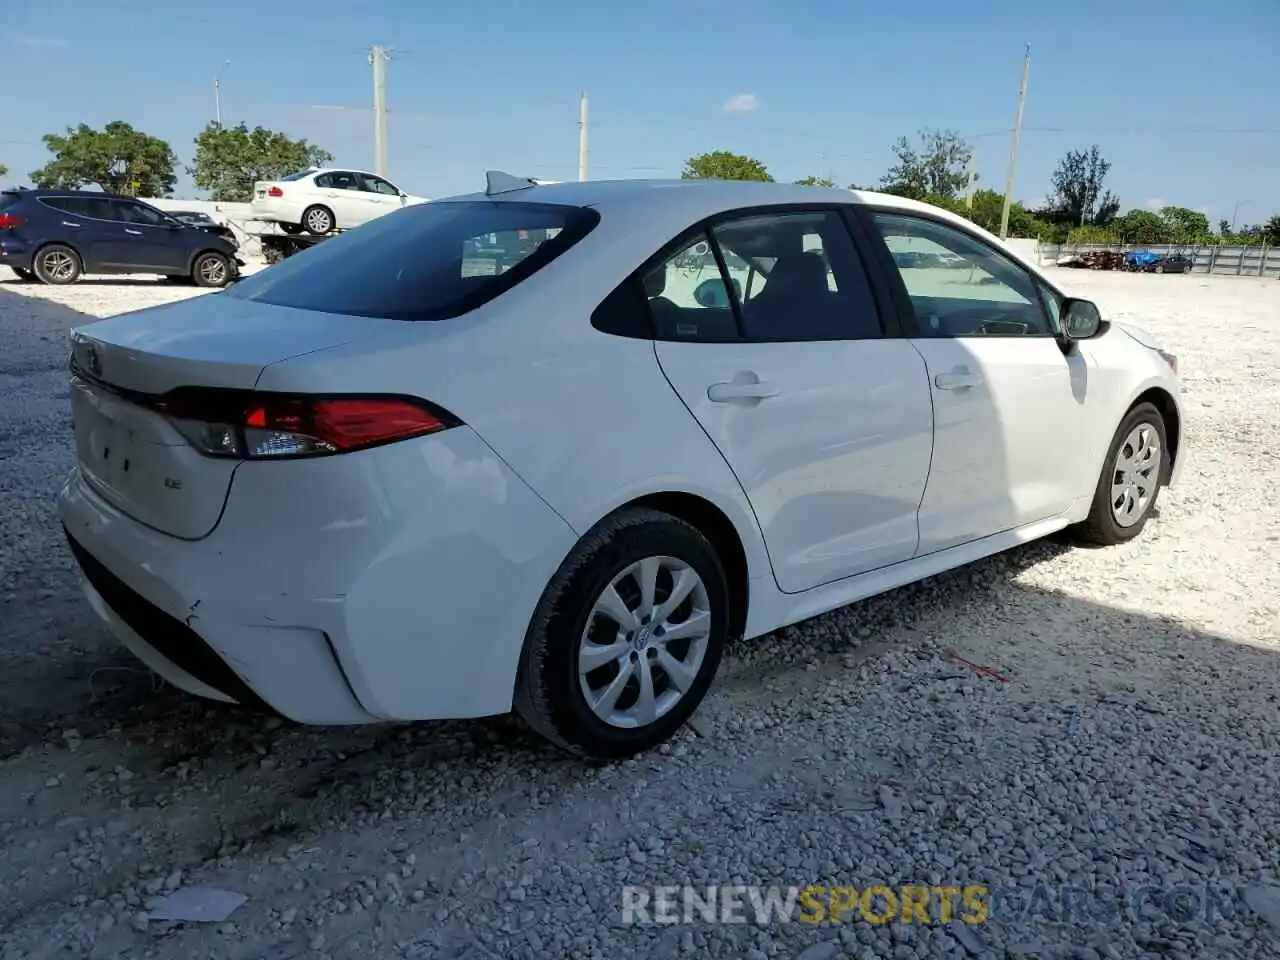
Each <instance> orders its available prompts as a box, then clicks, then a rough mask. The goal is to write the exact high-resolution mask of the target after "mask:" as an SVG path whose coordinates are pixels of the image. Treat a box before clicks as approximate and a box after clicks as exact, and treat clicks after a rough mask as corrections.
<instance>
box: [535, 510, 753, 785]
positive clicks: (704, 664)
mask: <svg viewBox="0 0 1280 960" xmlns="http://www.w3.org/2000/svg"><path fill="white" fill-rule="evenodd" d="M649 557H669V558H673V559H674V560H677V561H679V562H681V563H683V564H687V565H688V566H689V567H691V568H692V569H693V571H694V572H695V573H697V575H698V577H699V578H700V579H701V581H702V585H703V587H705V590H706V598H707V608H708V610H709V611H710V633H709V636H708V638H707V641H706V649H705V651H704V653H703V657H702V661H701V663H700V665H699V666H698V669H697V671H696V672H695V673H694V674H693V680H692V682H691V683H690V685H689V689H688V690H687V691H685V693H684V695H683V696H682V697H681V698H680V699H679V700H678V701H676V702H675V703H674V705H672V706H671V707H670V708H669V709H668V710H667V712H666V713H663V714H662V715H660V716H659V717H658V718H657V719H656V720H654V721H652V722H650V723H648V724H646V725H644V726H638V727H632V728H624V727H620V726H614V725H612V724H610V723H607V722H605V721H604V720H602V719H601V718H600V717H598V716H597V715H596V714H595V713H594V712H593V711H592V709H591V707H590V706H589V705H588V703H587V699H586V697H585V695H584V694H583V691H582V689H581V685H580V682H579V676H578V663H579V653H580V644H581V640H582V638H583V636H584V633H585V631H586V630H587V628H588V620H589V619H590V618H591V614H592V610H593V608H594V606H595V603H596V600H597V599H598V598H599V597H600V595H601V594H602V593H603V592H604V591H605V589H606V588H607V587H609V586H610V584H611V583H612V582H613V581H614V579H615V578H617V577H618V576H619V575H620V574H621V573H622V572H623V571H625V570H626V569H627V568H628V567H629V566H631V565H633V564H636V563H638V562H640V561H641V560H644V559H646V558H649ZM729 604H730V599H729V588H728V583H727V580H726V577H725V573H724V568H723V566H722V565H721V562H720V558H719V557H718V556H717V555H716V551H715V548H714V547H713V546H712V545H711V543H710V542H709V541H708V540H707V538H706V537H704V536H703V535H702V533H701V532H699V531H698V530H697V529H696V528H694V527H692V526H690V525H689V524H687V523H685V522H684V521H683V520H679V519H677V518H675V517H672V516H670V515H668V514H665V513H661V512H658V511H656V510H649V509H644V508H627V509H624V510H621V511H619V512H618V513H615V514H614V515H612V516H611V517H607V518H606V519H604V520H602V521H601V522H600V523H599V524H597V525H596V526H595V527H594V528H592V529H591V530H590V531H588V532H587V534H586V535H585V536H584V537H583V538H582V539H581V540H580V541H579V542H578V545H577V546H576V547H575V548H574V550H573V552H572V553H571V554H570V555H569V556H568V558H567V559H566V560H565V561H564V563H563V564H561V566H560V569H559V571H557V573H556V575H555V576H554V577H553V578H552V580H551V583H550V584H548V586H547V588H546V590H545V591H544V592H543V594H542V599H541V600H540V601H539V604H538V608H537V610H536V612H535V613H534V617H533V622H532V623H531V624H530V626H529V631H528V634H527V635H526V637H525V644H524V651H523V654H522V656H521V662H520V668H519V673H518V676H517V680H516V692H515V707H516V711H517V712H518V713H519V714H520V716H522V717H523V718H524V720H525V722H527V723H528V724H529V725H530V726H531V727H533V729H534V730H535V731H537V732H538V733H540V734H541V735H542V736H544V737H546V738H547V739H548V740H550V741H551V742H552V743H554V744H556V745H557V746H559V747H561V748H562V749H564V750H567V751H569V752H571V753H574V754H577V755H579V756H584V757H589V758H592V759H597V760H617V759H622V758H624V757H629V756H632V755H634V754H637V753H641V752H643V751H645V750H649V749H652V748H653V747H656V746H657V745H659V744H660V743H662V742H664V741H665V740H668V739H669V738H670V737H671V736H672V735H673V734H675V732H676V731H677V730H679V729H680V728H681V727H682V726H684V724H685V722H686V721H687V720H688V719H689V717H690V716H692V715H693V712H694V710H696V709H697V707H698V704H699V703H701V702H702V699H703V697H704V696H706V693H707V690H708V689H709V688H710V686H711V682H712V680H713V679H714V677H715V673H716V670H717V668H718V667H719V665H720V658H721V656H722V654H723V651H724V645H725V641H726V639H727V637H728V632H729V621H730V617H729V613H730V611H729ZM677 609H679V608H677ZM647 653H648V651H642V652H641V653H640V654H637V653H635V652H633V653H631V654H630V657H631V659H632V662H636V661H637V658H638V657H639V656H644V655H646V654H647ZM679 655H680V654H679V653H677V656H679ZM608 667H609V665H608V664H606V665H605V666H604V667H602V668H601V669H602V670H605V669H608ZM654 676H656V677H658V678H660V679H661V678H665V676H666V674H665V673H663V672H662V671H661V668H660V667H659V668H658V669H657V671H656V672H655V674H654ZM624 696H626V694H625V693H624Z"/></svg>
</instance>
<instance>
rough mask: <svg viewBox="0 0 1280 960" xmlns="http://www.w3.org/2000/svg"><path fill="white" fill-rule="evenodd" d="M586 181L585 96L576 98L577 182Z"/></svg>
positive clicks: (584, 94)
mask: <svg viewBox="0 0 1280 960" xmlns="http://www.w3.org/2000/svg"><path fill="white" fill-rule="evenodd" d="M586 179H587V95H586V93H583V94H581V95H580V96H579V98H578V182H579V183H583V182H585V181H586Z"/></svg>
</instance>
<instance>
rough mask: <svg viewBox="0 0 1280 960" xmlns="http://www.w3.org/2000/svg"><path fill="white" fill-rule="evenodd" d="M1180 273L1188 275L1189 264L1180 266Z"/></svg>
mask: <svg viewBox="0 0 1280 960" xmlns="http://www.w3.org/2000/svg"><path fill="white" fill-rule="evenodd" d="M1182 272H1183V273H1184V274H1188V273H1190V272H1191V264H1189V263H1184V264H1183V265H1182Z"/></svg>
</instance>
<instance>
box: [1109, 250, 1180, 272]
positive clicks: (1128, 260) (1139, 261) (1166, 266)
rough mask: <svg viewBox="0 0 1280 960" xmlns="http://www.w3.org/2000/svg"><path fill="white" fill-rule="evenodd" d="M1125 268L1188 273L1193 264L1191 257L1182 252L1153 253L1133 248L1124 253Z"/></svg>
mask: <svg viewBox="0 0 1280 960" xmlns="http://www.w3.org/2000/svg"><path fill="white" fill-rule="evenodd" d="M1124 266H1125V269H1126V270H1133V271H1138V272H1140V273H1190V272H1191V269H1192V267H1194V266H1195V263H1194V261H1193V260H1192V258H1191V257H1188V256H1187V255H1186V254H1183V253H1168V254H1164V253H1153V252H1151V251H1150V250H1135V251H1132V252H1130V253H1126V254H1125V255H1124Z"/></svg>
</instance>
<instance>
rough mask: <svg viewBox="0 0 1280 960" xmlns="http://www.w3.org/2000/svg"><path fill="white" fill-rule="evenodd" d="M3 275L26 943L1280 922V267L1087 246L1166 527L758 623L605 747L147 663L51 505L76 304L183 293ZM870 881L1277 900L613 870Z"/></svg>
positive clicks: (1066, 948)
mask: <svg viewBox="0 0 1280 960" xmlns="http://www.w3.org/2000/svg"><path fill="white" fill-rule="evenodd" d="M1060 275H1061V272H1056V273H1055V276H1060ZM3 279H4V281H5V282H2V283H0V784H2V785H3V786H2V787H0V957H4V958H5V960H9V958H15V960H16V958H19V957H22V958H46V957H47V958H53V957H95V958H99V957H100V958H106V957H126V956H127V957H139V956H155V957H173V958H183V960H188V958H197V957H219V958H244V960H261V958H275V960H282V958H286V957H324V956H328V957H334V958H339V957H340V958H347V957H350V958H356V957H367V956H378V957H382V956H388V957H389V956H396V957H531V958H533V957H537V958H542V957H558V956H565V957H570V956H571V957H584V958H586V957H601V958H606V957H607V958H610V960H612V958H617V957H650V956H652V957H670V956H681V957H685V956H688V957H721V956H723V957H753V958H754V957H757V956H759V957H770V956H775V957H793V956H797V955H800V954H801V953H802V952H804V953H803V955H804V956H805V957H807V958H808V957H813V958H817V957H828V958H831V957H841V956H847V957H864V956H871V957H879V956H884V957H919V958H925V957H935V956H940V957H950V956H956V957H959V956H983V957H986V956H989V957H1005V956H1022V955H1035V956H1062V957H1075V956H1079V957H1101V956H1111V957H1131V956H1136V957H1169V956H1175V957H1209V956H1212V957H1224V958H1225V957H1237V956H1239V957H1246V956H1248V957H1266V956H1276V955H1280V880H1278V879H1277V878H1278V876H1280V733H1278V732H1277V731H1278V730H1280V702H1278V697H1280V599H1277V598H1280V511H1277V509H1276V507H1275V501H1274V497H1275V489H1276V481H1277V478H1280V464H1278V460H1280V417H1278V416H1277V413H1278V412H1280V390H1278V386H1277V385H1278V384H1280V380H1278V379H1277V373H1276V371H1277V370H1280V281H1274V280H1271V281H1268V280H1253V279H1248V278H1228V277H1206V276H1197V275H1193V276H1190V277H1161V276H1154V275H1152V276H1147V275H1129V274H1108V273H1089V272H1072V275H1071V276H1070V277H1069V278H1068V279H1069V283H1070V284H1071V285H1072V286H1073V288H1075V289H1077V290H1078V291H1079V292H1080V293H1081V295H1085V296H1089V297H1091V298H1093V299H1095V300H1097V301H1098V302H1099V303H1100V304H1101V305H1102V306H1103V308H1104V310H1106V311H1108V312H1109V314H1110V315H1111V317H1112V318H1113V319H1122V320H1128V321H1131V322H1134V323H1137V324H1139V325H1141V326H1144V327H1146V328H1147V329H1149V330H1151V331H1152V332H1154V333H1155V334H1156V335H1157V336H1159V337H1160V338H1161V339H1162V340H1164V341H1165V343H1166V345H1167V346H1168V347H1169V348H1170V349H1172V350H1173V351H1174V352H1175V353H1177V354H1178V356H1179V358H1180V362H1181V369H1182V373H1183V377H1184V384H1185V405H1186V411H1185V412H1186V416H1187V424H1186V427H1185V437H1186V439H1185V441H1184V447H1185V449H1186V451H1187V453H1186V456H1187V458H1188V459H1187V465H1186V469H1185V472H1184V474H1183V478H1182V482H1181V485H1180V486H1179V487H1178V488H1176V489H1174V490H1171V491H1166V492H1165V494H1164V495H1162V499H1161V503H1160V510H1159V516H1158V517H1157V518H1156V519H1155V520H1154V521H1153V522H1152V524H1151V525H1150V526H1149V527H1148V530H1147V532H1146V533H1145V534H1144V535H1143V537H1142V538H1140V539H1139V541H1137V542H1135V543H1133V544H1130V545H1127V546H1124V547H1119V548H1113V549H1107V550H1085V549H1080V548H1076V547H1072V546H1070V545H1069V544H1068V543H1066V542H1063V541H1061V540H1058V539H1055V540H1054V541H1051V542H1044V543H1039V544H1033V545H1030V546H1028V547H1025V548H1022V549H1020V550H1017V551H1014V552H1013V553H1010V554H1007V555H1004V556H1001V557H997V558H993V559H992V560H989V561H985V562H982V563H979V564H975V565H972V566H970V567H966V568H963V569H961V570H959V571H954V572H952V573H950V574H947V575H944V576H942V577H938V578H935V579H933V580H931V581H928V582H926V583H923V584H919V585H916V586H913V587H909V588H905V589H903V590H899V591H895V592H893V593H891V594H888V595H885V596H882V597H878V598H875V599H873V600H870V601H868V602H865V603H862V604H858V605H855V606H853V607H850V608H846V609H844V610H841V611H838V612H836V613H834V614H831V615H828V616H825V617H822V618H818V619H817V620H814V621H810V622H809V623H806V624H802V625H799V626H797V627H793V628H790V629H788V630H785V631H782V632H780V633H779V634H775V635H773V636H771V637H768V638H764V639H762V640H759V641H756V642H753V643H751V644H746V645H743V647H742V648H741V649H739V650H736V651H734V653H733V654H732V655H731V656H730V657H729V658H727V660H726V662H725V665H724V667H723V668H722V678H721V680H720V681H719V682H718V683H717V685H716V687H715V688H714V689H713V692H712V694H711V696H710V698H709V700H708V703H707V705H706V707H705V709H704V710H702V711H700V715H699V718H698V721H697V725H696V730H690V731H688V732H686V733H685V734H683V735H682V736H681V737H680V738H679V739H678V740H677V741H675V742H674V743H673V744H671V745H670V746H669V747H667V748H664V749H663V751H661V752H658V753H655V754H653V755H651V756H647V757H643V758H640V759H637V760H634V761H630V762H628V763H624V764H620V765H616V766H612V767H603V768H602V767H592V766H588V765H584V764H581V763H577V762H575V761H572V760H568V759H565V758H562V757H561V756H559V755H558V754H556V753H554V752H551V751H549V750H547V749H544V748H543V747H542V746H541V745H540V744H539V743H538V742H537V741H536V740H534V739H532V738H531V737H530V736H529V735H527V734H526V732H525V731H524V730H523V729H522V727H521V726H520V725H519V724H518V723H516V722H515V721H512V720H509V719H506V718H497V719H493V720H487V721H481V722H469V723H440V724H422V725H413V726H385V727H374V728H364V729H358V730H350V729H340V730H331V729H328V730H325V729H304V728H298V727H294V726H291V725H288V724H283V723H280V722H279V721H275V720H268V719H265V718H262V717H260V716H256V715H254V714H251V713H249V712H247V711H244V710H241V709H238V708H230V707H224V706H221V705H217V704H211V703H204V702H201V701H197V700H195V699H193V698H191V697H189V696H187V695H185V694H182V693H181V692H178V691H175V690H173V689H172V688H169V687H166V686H164V685H163V684H161V683H160V682H159V681H158V680H156V679H155V678H153V677H152V676H151V675H149V674H148V673H147V672H146V671H145V670H144V669H143V668H142V667H141V665H140V664H138V663H137V662H135V661H133V660H132V659H131V658H130V657H129V656H128V655H126V654H124V653H123V652H122V651H121V650H120V649H119V648H118V646H117V645H116V643H115V642H114V641H113V640H112V639H111V638H110V637H109V636H108V635H107V633H106V632H105V630H104V629H103V628H102V627H101V626H100V625H99V624H98V623H97V621H96V620H95V619H94V617H93V616H92V614H91V612H90V610H89V607H88V605H87V603H86V602H85V601H84V600H83V599H82V598H81V596H80V594H79V592H78V590H77V588H76V584H75V580H74V577H73V574H72V568H71V563H70V559H69V556H68V554H67V551H66V549H65V546H64V544H63V542H62V540H61V534H60V529H59V527H58V525H57V523H56V519H55V515H54V510H53V500H54V496H55V494H56V491H57V489H58V486H59V485H60V483H61V481H62V478H63V477H64V476H65V473H66V471H67V469H68V468H69V467H70V465H71V460H72V452H71V441H70V431H69V418H68V412H67V388H66V374H65V364H66V342H65V341H66V332H67V329H68V328H69V327H70V326H73V325H77V324H80V323H85V322H88V321H89V320H91V319H93V318H96V317H101V316H107V315H111V314H115V313H120V312H124V311H126V310H131V309H136V308H138V307H140V306H144V305H148V304H152V303H159V302H163V301H165V300H170V299H175V298H178V297H182V296H189V295H193V293H192V291H189V290H184V289H181V288H174V287H167V286H163V285H157V284H154V283H150V282H145V281H144V282H137V281H135V282H123V283H120V282H116V283H109V282H92V281H90V282H84V283H81V284H79V285H77V286H74V287H70V288H48V287H41V286H32V285H25V284H18V283H16V282H12V281H11V280H10V279H9V277H8V275H7V274H6V275H5V277H4V278H3ZM952 652H955V653H957V654H959V656H960V657H961V658H962V659H963V660H964V661H968V662H970V663H972V664H978V665H988V666H991V667H993V669H994V670H995V672H996V673H998V674H999V676H998V677H995V678H993V677H991V676H985V675H982V674H979V673H975V672H974V671H972V670H971V669H970V668H969V667H968V666H966V665H965V664H964V663H961V662H959V661H957V660H956V659H955V658H954V657H952V656H951V655H950V654H951V653H952ZM823 878H826V879H823ZM876 879H882V880H885V881H887V882H891V883H911V882H916V881H922V882H935V883H936V882H943V881H948V880H955V881H957V882H961V883H968V882H981V883H986V884H990V885H993V886H999V885H1006V886H1015V887H1017V886H1021V887H1023V888H1026V887H1027V885H1028V882H1029V879H1030V880H1036V881H1040V880H1043V881H1044V882H1046V883H1048V884H1050V885H1051V886H1052V885H1058V886H1061V885H1066V884H1078V885H1082V886H1084V887H1087V888H1088V889H1090V890H1094V889H1098V890H1101V889H1103V888H1106V889H1120V890H1122V891H1126V890H1132V889H1134V888H1135V887H1137V886H1141V885H1144V884H1145V885H1147V886H1155V887H1158V888H1161V889H1166V888H1169V887H1171V886H1177V885H1179V884H1181V885H1184V886H1185V885H1195V884H1199V885H1201V886H1203V885H1206V884H1213V885H1217V886H1221V887H1223V888H1224V889H1225V888H1229V889H1232V890H1238V889H1244V890H1246V891H1248V894H1247V899H1248V902H1249V903H1251V904H1253V905H1254V906H1253V908H1252V910H1249V911H1244V912H1242V913H1239V914H1237V915H1235V916H1233V917H1230V918H1226V919H1223V918H1217V919H1215V918H1203V917H1201V918H1194V917H1192V918H1184V917H1179V916H1171V915H1170V914H1169V912H1168V911H1166V912H1164V913H1159V911H1157V914H1158V915H1152V916H1146V917H1137V918H1126V917H1123V916H1122V917H1120V918H1119V919H1117V918H1114V917H1113V918H1109V919H1108V918H1102V917H1091V918H1089V919H1088V920H1085V921H1079V922H1070V923H1069V922H1065V921H1063V922H1050V921H1048V920H1046V918H1044V917H1038V918H1027V917H1022V918H1019V919H1016V920H1010V921H1007V922H995V923H991V924H987V925H985V926H980V927H974V928H971V929H965V930H958V929H954V925H953V927H947V926H946V925H940V926H935V927H932V928H928V929H922V928H906V929H905V931H904V929H903V928H902V927H901V926H900V925H891V926H872V925H868V924H865V923H863V924H845V925H842V926H825V925H824V926H819V927H813V926H806V925H802V924H764V925H760V924H746V925H739V926H723V925H699V924H682V925H677V926H674V927H672V926H665V927H664V926H641V927H635V926H625V925H623V924H622V923H621V922H620V920H619V902H620V901H619V896H620V893H619V891H620V890H621V888H622V886H623V885H624V884H656V883H685V882H692V883H699V884H714V883H723V884H728V883H744V884H754V883H759V884H781V885H784V886H785V885H791V884H798V885H800V886H803V885H804V884H806V883H811V882H815V883H816V882H827V883H832V882H848V883H853V884H863V883H868V882H871V881H873V880H876ZM189 884H211V885H214V886H218V887H223V888H228V889H231V890H235V891H239V892H241V893H243V894H245V895H247V896H248V897H249V900H248V902H247V903H245V904H244V905H243V906H242V907H240V908H239V910H237V911H236V912H235V913H234V914H233V915H232V916H231V918H230V919H229V921H228V922H226V923H223V924H188V925H178V926H168V925H165V924H160V923H157V922H155V921H152V922H150V923H148V922H146V921H145V920H144V919H142V917H141V911H142V910H143V909H144V906H145V904H146V902H147V901H148V899H149V898H150V897H153V896H155V895H159V894H163V893H165V892H167V891H172V890H176V889H179V888H182V887H184V886H187V885H189ZM1273 900H1274V914H1273V915H1269V913H1268V911H1269V909H1270V908H1269V907H1268V904H1270V903H1272V901H1273Z"/></svg>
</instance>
